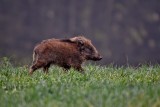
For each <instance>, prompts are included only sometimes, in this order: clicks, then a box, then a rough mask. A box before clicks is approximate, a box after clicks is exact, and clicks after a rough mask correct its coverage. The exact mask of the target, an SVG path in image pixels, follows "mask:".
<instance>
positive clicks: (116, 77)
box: [0, 61, 160, 107]
mask: <svg viewBox="0 0 160 107" xmlns="http://www.w3.org/2000/svg"><path fill="white" fill-rule="evenodd" d="M85 70H86V71H85V72H86V73H85V75H82V74H80V73H78V72H76V71H74V70H73V69H71V70H70V71H69V72H68V73H64V72H63V71H62V69H60V68H58V67H52V68H50V70H49V74H48V75H45V74H44V73H43V72H42V71H41V70H38V71H37V72H34V74H33V75H32V76H29V75H28V67H25V66H24V67H13V66H12V65H11V64H10V63H9V62H8V61H4V62H2V63H1V65H0V107H160V66H159V65H155V66H145V65H144V66H142V67H139V68H133V67H113V66H111V65H110V66H106V67H100V66H92V65H86V67H85Z"/></svg>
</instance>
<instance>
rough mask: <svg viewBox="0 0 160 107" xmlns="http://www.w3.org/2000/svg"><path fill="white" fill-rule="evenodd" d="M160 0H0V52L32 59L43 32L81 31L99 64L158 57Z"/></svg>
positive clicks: (157, 59) (58, 34) (64, 33)
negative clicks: (95, 51)
mask: <svg viewBox="0 0 160 107" xmlns="http://www.w3.org/2000/svg"><path fill="white" fill-rule="evenodd" d="M159 4H160V0H0V57H3V56H11V57H15V58H16V59H17V60H26V59H27V60H31V58H32V50H33V47H34V46H35V44H37V43H38V42H40V41H41V40H43V39H47V38H65V37H73V36H76V35H79V34H82V35H85V36H86V37H88V38H90V39H91V40H92V41H93V44H94V45H95V46H96V47H97V49H98V50H99V51H100V52H101V54H102V55H103V57H104V59H103V60H102V61H101V63H103V64H109V63H115V64H118V65H123V64H126V63H129V64H133V65H137V64H139V63H148V62H149V63H153V64H154V63H160V5H159Z"/></svg>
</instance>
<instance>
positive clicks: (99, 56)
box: [90, 54, 102, 61]
mask: <svg viewBox="0 0 160 107" xmlns="http://www.w3.org/2000/svg"><path fill="white" fill-rule="evenodd" d="M101 59H102V56H101V55H100V54H98V55H94V56H92V57H91V58H90V60H93V61H99V60H101Z"/></svg>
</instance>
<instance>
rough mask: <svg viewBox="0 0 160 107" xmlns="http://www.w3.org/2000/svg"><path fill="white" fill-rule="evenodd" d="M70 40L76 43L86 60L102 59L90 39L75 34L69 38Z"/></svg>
mask: <svg viewBox="0 0 160 107" xmlns="http://www.w3.org/2000/svg"><path fill="white" fill-rule="evenodd" d="M70 41H72V42H75V43H77V46H78V49H79V51H80V52H81V54H82V55H84V56H85V58H86V59H87V60H94V61H98V60H101V59H102V56H101V55H100V54H99V53H98V51H97V49H96V48H95V47H94V46H93V44H92V43H91V40H89V39H87V38H85V37H83V36H77V37H73V38H70Z"/></svg>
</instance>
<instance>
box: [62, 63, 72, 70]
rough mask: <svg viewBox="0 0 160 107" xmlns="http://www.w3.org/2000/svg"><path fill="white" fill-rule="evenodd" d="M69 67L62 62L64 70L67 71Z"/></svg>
mask: <svg viewBox="0 0 160 107" xmlns="http://www.w3.org/2000/svg"><path fill="white" fill-rule="evenodd" d="M70 68H71V65H70V64H63V69H64V71H68V70H69V69H70Z"/></svg>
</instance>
